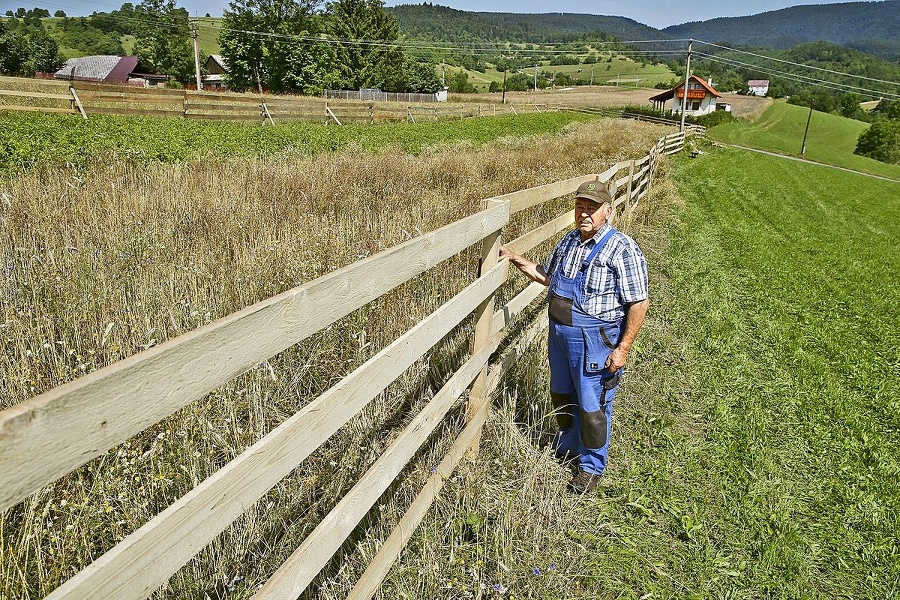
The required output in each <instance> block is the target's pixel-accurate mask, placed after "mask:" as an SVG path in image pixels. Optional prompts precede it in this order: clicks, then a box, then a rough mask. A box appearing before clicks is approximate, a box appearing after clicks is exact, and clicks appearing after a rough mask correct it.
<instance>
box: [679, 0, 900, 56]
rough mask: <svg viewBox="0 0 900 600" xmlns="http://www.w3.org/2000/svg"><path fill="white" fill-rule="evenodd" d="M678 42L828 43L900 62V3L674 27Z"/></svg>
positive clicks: (803, 9)
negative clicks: (679, 40)
mask: <svg viewBox="0 0 900 600" xmlns="http://www.w3.org/2000/svg"><path fill="white" fill-rule="evenodd" d="M662 31H663V33H665V34H667V35H668V36H670V37H673V38H685V37H692V38H695V39H701V40H706V41H708V42H717V41H726V42H730V43H732V44H746V45H751V46H757V47H760V46H765V47H770V48H782V49H783V48H790V47H792V46H796V45H797V44H802V43H806V42H816V41H826V42H831V43H834V44H841V45H844V46H850V47H851V48H856V49H858V50H862V51H863V52H867V53H869V54H874V55H876V56H881V57H882V58H886V59H888V60H900V35H898V32H900V0H885V1H882V2H847V3H843V4H821V5H808V6H793V7H791V8H784V9H781V10H773V11H769V12H764V13H760V14H758V15H752V16H749V17H722V18H718V19H711V20H709V21H694V22H691V23H684V24H682V25H673V26H672V27H666V28H665V29H663V30H662Z"/></svg>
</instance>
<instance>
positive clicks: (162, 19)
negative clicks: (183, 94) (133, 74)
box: [133, 0, 194, 83]
mask: <svg viewBox="0 0 900 600" xmlns="http://www.w3.org/2000/svg"><path fill="white" fill-rule="evenodd" d="M134 16H135V18H136V22H135V26H134V29H133V32H134V38H135V39H134V53H135V54H136V55H137V56H138V58H139V59H140V62H141V65H142V66H143V67H145V68H148V69H150V70H152V71H155V72H156V73H165V74H166V75H169V76H170V77H172V78H174V79H175V80H176V81H179V82H181V83H185V82H188V81H191V78H192V77H193V75H194V49H193V45H192V42H191V28H190V25H189V23H188V12H187V11H186V10H185V9H183V8H178V7H177V6H176V4H175V0H144V1H143V2H141V3H140V4H138V5H137V6H136V7H135V10H134Z"/></svg>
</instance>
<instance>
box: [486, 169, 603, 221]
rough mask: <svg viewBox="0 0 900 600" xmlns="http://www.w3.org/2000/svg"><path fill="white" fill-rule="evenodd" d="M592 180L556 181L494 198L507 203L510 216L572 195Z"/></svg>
mask: <svg viewBox="0 0 900 600" xmlns="http://www.w3.org/2000/svg"><path fill="white" fill-rule="evenodd" d="M594 179H596V175H581V176H580V177H572V178H571V179H566V180H565V181H557V182H555V183H548V184H546V185H540V186H537V187H533V188H528V189H527V190H520V191H518V192H510V193H509V194H503V195H501V196H495V197H494V198H495V199H497V200H504V201H509V214H511V215H512V214H515V213H517V212H519V211H521V210H525V209H526V208H531V207H532V206H536V205H538V204H543V203H544V202H547V201H548V200H553V199H554V198H559V197H560V196H565V195H566V194H573V193H575V190H576V189H577V188H578V186H579V185H581V184H582V183H584V182H585V181H593V180H594Z"/></svg>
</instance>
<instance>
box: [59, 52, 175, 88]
mask: <svg viewBox="0 0 900 600" xmlns="http://www.w3.org/2000/svg"><path fill="white" fill-rule="evenodd" d="M137 68H138V57H137V56H113V55H106V54H100V55H94V56H81V57H79V58H70V59H69V60H67V61H66V64H65V65H63V67H62V68H61V69H60V70H58V71H57V72H56V73H54V74H53V77H54V79H62V80H65V81H90V82H93V83H108V84H111V85H133V86H137V87H147V86H149V85H159V84H164V83H165V82H166V81H167V80H168V76H166V75H153V74H147V73H138V72H136V69H137Z"/></svg>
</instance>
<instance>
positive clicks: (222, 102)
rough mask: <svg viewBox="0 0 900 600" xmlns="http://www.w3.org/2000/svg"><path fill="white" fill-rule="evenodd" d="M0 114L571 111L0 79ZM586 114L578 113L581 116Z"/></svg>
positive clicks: (360, 117)
mask: <svg viewBox="0 0 900 600" xmlns="http://www.w3.org/2000/svg"><path fill="white" fill-rule="evenodd" d="M0 110H7V111H31V112H45V113H73V114H81V115H82V116H83V117H84V118H89V117H90V116H91V115H103V114H106V115H125V116H154V117H178V118H185V119H199V120H227V121H255V122H257V123H260V124H263V125H265V124H267V123H268V124H274V123H276V122H278V123H281V122H284V121H314V122H315V121H317V122H320V123H326V124H337V125H342V124H345V123H375V122H389V121H395V122H397V121H407V122H411V123H416V122H422V121H442V120H450V119H465V118H473V117H486V116H497V115H503V114H520V113H523V112H528V113H531V112H551V111H560V110H573V109H571V108H566V107H563V106H557V105H549V104H521V105H518V106H513V105H511V104H493V103H485V104H481V103H478V104H476V103H469V102H450V103H447V102H441V103H429V104H428V105H425V104H408V103H397V102H370V101H359V100H325V99H323V98H316V97H312V96H276V95H271V94H264V95H261V94H238V93H232V92H197V91H193V90H169V89H163V88H135V87H127V86H113V85H104V84H97V83H86V82H80V81H74V82H71V84H70V83H69V82H67V81H50V80H41V79H22V78H15V77H0ZM585 110H586V109H579V111H581V112H585Z"/></svg>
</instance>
